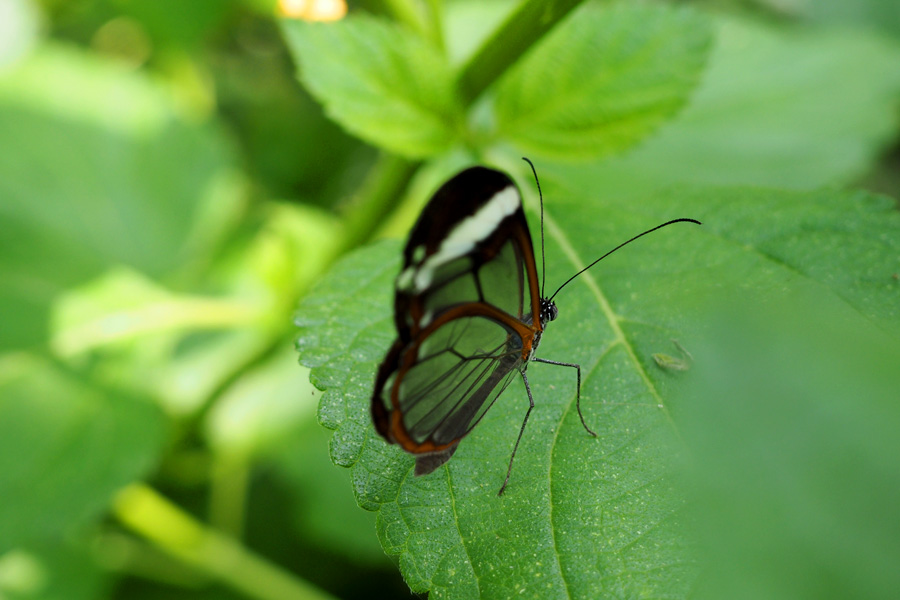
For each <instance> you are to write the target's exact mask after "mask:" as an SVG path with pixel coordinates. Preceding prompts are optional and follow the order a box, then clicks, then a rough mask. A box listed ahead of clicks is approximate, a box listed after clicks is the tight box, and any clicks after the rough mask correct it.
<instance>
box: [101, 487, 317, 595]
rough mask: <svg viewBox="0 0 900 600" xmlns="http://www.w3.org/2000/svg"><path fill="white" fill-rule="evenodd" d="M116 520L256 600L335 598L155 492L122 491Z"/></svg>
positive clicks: (115, 510)
mask: <svg viewBox="0 0 900 600" xmlns="http://www.w3.org/2000/svg"><path fill="white" fill-rule="evenodd" d="M113 514H115V516H116V517H117V518H118V519H119V521H121V522H122V523H123V524H124V525H126V526H127V527H128V528H130V529H131V530H132V531H134V532H136V533H138V534H140V535H142V536H143V537H145V538H147V539H148V540H150V541H151V542H153V543H154V544H156V545H157V546H158V547H159V548H160V549H162V550H163V551H165V552H166V553H167V554H169V555H171V556H173V557H175V558H177V559H179V560H181V561H182V562H184V563H186V564H189V565H191V566H192V567H194V568H196V569H198V570H199V571H201V572H203V573H205V574H208V575H210V576H212V577H214V578H216V579H217V580H218V581H220V582H222V583H223V584H225V585H227V586H229V587H231V588H232V589H233V590H236V591H238V592H241V593H243V594H245V595H246V596H247V597H248V598H254V599H257V600H326V599H331V598H332V596H330V595H328V594H327V593H325V592H324V591H322V590H320V589H318V588H316V587H315V586H313V585H312V584H310V583H308V582H306V581H303V580H302V579H300V578H298V577H297V576H295V575H293V574H291V573H288V572H286V571H284V570H283V569H281V568H280V567H278V566H277V565H275V564H272V563H270V562H269V561H267V560H266V559H264V558H262V557H261V556H258V555H256V554H254V553H252V552H251V551H249V550H248V549H247V548H245V547H244V546H242V545H241V544H239V543H237V542H235V541H234V540H232V539H231V538H230V537H228V536H226V535H223V534H221V533H219V532H217V531H215V530H212V529H210V528H208V527H206V526H204V525H203V524H202V523H200V522H199V521H197V520H196V519H194V518H193V517H192V516H191V515H189V514H187V513H186V512H184V511H183V510H181V509H180V508H179V507H177V506H176V505H174V504H173V503H171V502H169V501H168V500H166V499H165V498H164V497H162V496H161V495H160V494H158V493H157V492H156V491H155V490H153V489H152V488H150V487H148V486H145V485H142V484H134V485H131V486H129V487H127V488H125V489H124V490H122V491H121V492H120V493H119V495H118V496H117V497H116V500H115V502H114V504H113Z"/></svg>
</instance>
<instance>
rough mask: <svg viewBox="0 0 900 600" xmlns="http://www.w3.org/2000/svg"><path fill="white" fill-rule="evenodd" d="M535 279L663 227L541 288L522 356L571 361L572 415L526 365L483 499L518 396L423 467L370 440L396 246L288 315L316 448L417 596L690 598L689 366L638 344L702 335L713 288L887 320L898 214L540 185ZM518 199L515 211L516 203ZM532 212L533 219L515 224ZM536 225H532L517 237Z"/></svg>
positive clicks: (832, 204)
mask: <svg viewBox="0 0 900 600" xmlns="http://www.w3.org/2000/svg"><path fill="white" fill-rule="evenodd" d="M544 183H545V210H546V213H545V226H546V234H547V271H548V291H552V290H553V289H555V285H558V284H559V283H561V282H562V281H563V280H564V278H566V277H568V276H569V275H570V274H571V273H573V272H575V271H576V270H577V269H578V268H579V267H581V266H583V265H585V264H587V263H588V262H589V261H590V260H591V259H592V258H594V257H596V256H599V255H601V254H602V253H604V252H605V251H607V250H608V249H610V248H611V247H612V246H614V245H615V244H617V243H618V242H620V241H622V240H624V239H627V238H628V237H631V236H632V235H634V234H635V233H637V232H640V231H642V230H644V229H646V228H648V227H650V226H653V225H656V224H658V223H660V222H662V221H664V220H667V219H670V218H673V217H682V216H690V217H696V218H699V219H700V220H701V221H703V222H704V225H703V226H702V227H696V226H693V225H687V224H685V225H676V226H673V227H671V228H668V229H666V230H664V231H661V232H659V233H657V234H654V236H652V237H650V238H646V239H642V240H641V241H640V242H638V243H635V244H633V245H631V246H629V248H628V250H627V251H623V252H621V253H617V254H616V255H615V257H610V259H608V260H606V261H604V263H603V264H602V265H599V266H597V267H595V268H594V269H593V270H591V271H590V272H589V273H587V274H585V275H584V276H582V277H581V278H580V279H579V280H578V281H577V283H574V284H572V285H571V286H569V287H567V288H566V289H565V290H564V291H563V292H562V293H561V294H560V295H559V296H558V297H557V302H558V306H559V310H560V317H559V318H558V319H557V320H556V321H554V322H553V323H552V324H550V325H548V327H547V331H546V332H545V334H544V336H543V338H542V342H541V346H540V350H539V355H540V356H541V357H544V358H548V359H556V360H564V361H573V362H577V363H580V364H581V365H582V366H583V373H584V380H583V387H582V407H583V409H584V412H585V416H586V419H587V422H588V424H589V425H590V426H591V427H592V428H594V429H595V430H596V431H597V432H598V434H599V437H598V438H596V439H594V438H591V437H590V436H588V435H587V434H586V433H585V431H584V429H583V428H582V426H581V423H580V422H579V419H578V416H577V413H576V411H575V406H574V404H575V394H574V383H575V382H574V377H573V374H572V373H571V371H570V370H569V369H558V368H553V367H552V366H550V365H541V364H532V365H531V366H530V367H529V371H528V373H529V380H530V382H531V385H532V389H533V392H534V397H535V402H536V407H535V409H534V411H533V413H532V415H531V418H530V420H529V423H528V427H527V429H526V430H525V434H524V436H523V438H522V444H521V446H520V448H519V453H518V454H517V456H516V463H515V466H514V468H513V472H512V479H511V481H510V486H509V488H508V489H507V491H506V493H505V494H504V496H503V497H499V498H498V497H497V490H498V489H499V487H500V484H501V482H502V481H503V477H504V475H505V473H506V466H507V461H508V459H509V456H510V452H511V450H512V446H513V444H514V442H515V438H516V433H517V431H518V428H519V426H520V425H521V422H522V418H523V417H524V415H525V410H526V408H527V401H526V397H525V394H524V390H523V388H522V387H521V384H514V385H512V386H510V389H509V390H507V392H506V393H505V394H504V395H503V397H502V399H501V400H500V401H499V402H498V403H497V404H496V405H495V406H494V407H493V409H492V410H491V411H490V412H488V414H487V416H486V417H485V418H484V419H483V421H482V422H481V423H479V425H478V427H476V428H475V430H474V431H473V432H472V433H471V434H470V435H469V436H468V437H467V438H466V439H465V440H464V441H463V442H462V443H461V444H460V447H459V450H458V451H457V452H456V454H455V455H454V457H453V459H452V460H451V461H450V462H449V463H448V464H447V465H446V466H445V467H442V468H441V469H439V470H437V471H436V472H435V473H433V474H431V475H428V476H425V477H413V476H412V466H413V458H412V457H411V456H409V455H407V454H405V453H404V452H402V451H401V450H399V449H398V448H397V447H396V446H389V445H387V444H386V443H385V442H384V441H383V440H382V439H381V438H380V437H379V436H378V435H377V434H376V433H375V432H374V429H373V427H372V425H371V420H370V419H371V418H370V408H369V406H370V395H371V391H372V383H373V379H374V373H375V370H376V368H377V364H378V362H379V361H380V360H381V358H382V356H383V352H384V350H385V349H386V348H387V346H388V345H389V344H390V342H391V341H392V338H393V336H394V328H393V323H392V317H391V294H392V287H393V286H392V277H393V276H394V275H395V273H396V271H397V269H398V259H399V248H398V246H397V245H396V244H382V245H378V246H373V247H370V248H366V249H365V250H363V251H361V252H358V253H356V254H354V255H351V256H349V257H348V258H346V259H345V260H344V261H343V262H341V263H340V264H339V265H338V266H336V267H335V269H334V270H333V271H332V273H331V274H330V275H329V276H328V277H327V278H326V279H325V280H324V281H323V282H322V283H321V284H320V285H319V286H318V287H317V288H316V289H315V291H314V292H312V293H311V294H310V295H309V297H308V298H307V299H306V300H305V301H304V303H303V304H302V306H301V308H300V311H299V313H298V324H299V325H300V335H299V338H298V346H299V349H300V353H301V360H302V362H303V363H304V364H306V365H308V366H310V367H312V380H313V382H314V383H315V384H316V385H317V386H318V387H320V388H322V389H324V390H325V393H324V395H323V397H322V401H321V405H320V412H319V418H320V420H321V421H322V423H323V424H324V425H326V426H327V427H329V428H332V429H335V430H336V432H335V434H334V437H333V438H332V442H331V451H332V458H333V460H334V461H335V462H336V463H337V464H340V465H343V466H350V467H352V476H353V482H354V488H355V491H356V494H357V497H358V500H359V502H360V505H361V506H363V507H364V508H367V509H369V510H377V511H378V526H379V536H380V538H381V541H382V544H383V545H384V547H385V549H386V550H387V551H388V552H390V553H392V554H399V555H400V567H401V570H402V572H403V574H404V577H405V578H406V581H407V583H408V584H409V585H410V586H411V587H412V588H413V590H414V591H417V592H421V591H425V590H430V592H431V594H432V595H433V597H436V598H437V597H454V598H474V597H514V596H520V595H524V596H527V597H555V596H560V597H563V596H573V597H586V598H593V597H646V596H650V597H658V596H661V595H665V596H666V597H670V598H685V597H688V596H689V594H690V592H691V590H692V589H693V586H694V585H695V583H696V575H697V564H696V557H695V552H694V550H693V549H692V541H691V536H689V535H688V532H687V528H686V525H685V521H686V520H687V519H686V515H684V514H683V507H684V504H683V497H682V494H681V492H679V491H678V488H677V485H676V484H677V483H678V481H677V478H675V477H674V474H673V471H672V463H673V461H675V460H676V459H677V457H678V456H679V454H680V452H681V448H682V442H681V441H680V438H682V437H683V435H684V433H683V432H682V431H681V427H680V425H679V423H680V420H679V419H680V415H681V413H682V412H683V409H684V405H683V404H684V403H685V402H688V401H689V398H690V397H689V396H685V394H683V393H679V392H680V391H681V392H683V388H684V385H685V383H686V382H689V381H691V379H692V378H693V377H695V376H696V375H695V372H696V371H697V368H696V366H695V367H693V368H691V369H690V370H687V371H674V370H671V369H663V368H660V367H659V366H658V365H657V363H656V362H655V360H654V358H653V355H654V354H658V353H660V352H670V351H671V350H670V349H671V347H672V342H671V340H672V339H673V338H674V339H677V340H678V341H679V344H680V345H682V346H683V347H684V348H685V349H686V350H687V351H688V352H692V353H693V349H694V348H695V347H697V346H699V345H700V344H701V341H702V339H703V331H704V323H705V318H706V316H707V315H706V313H705V311H704V308H703V307H704V306H708V305H709V303H710V302H712V301H714V300H715V299H716V298H718V297H720V296H721V293H722V290H723V289H724V290H729V291H733V290H737V291H739V292H740V291H741V290H756V291H757V292H758V293H759V294H760V295H761V296H763V297H765V296H766V295H768V294H773V293H781V292H780V291H781V290H784V289H797V290H803V291H805V292H807V293H810V294H814V295H815V296H816V297H819V298H821V299H823V301H824V302H826V303H827V305H828V307H829V310H830V311H831V313H830V314H831V316H832V318H834V319H837V320H841V321H843V322H846V323H851V324H854V323H855V324H864V325H871V324H875V325H876V326H878V327H882V328H890V327H895V326H896V325H897V323H898V322H900V314H898V311H900V303H898V302H897V297H898V294H900V282H898V281H897V280H896V279H895V278H894V277H893V276H892V275H893V274H894V273H897V272H900V258H898V257H900V215H897V213H896V212H895V211H893V208H892V203H891V202H890V201H889V200H888V199H886V198H878V197H873V196H870V195H866V194H863V193H844V192H815V193H806V194H801V193H789V192H779V191H775V190H767V191H752V190H741V189H728V188H722V189H711V190H710V189H707V190H693V191H692V190H684V191H680V192H678V191H673V192H671V193H669V194H667V195H666V196H665V197H664V198H659V199H653V198H650V199H647V200H646V202H645V203H644V204H635V203H628V204H625V203H622V204H621V205H620V204H616V203H614V202H607V203H602V202H599V201H597V200H596V199H595V198H596V196H595V195H594V194H593V193H590V192H587V193H586V192H584V191H583V190H572V189H568V190H564V189H562V188H560V186H559V185H558V184H557V183H556V182H555V181H554V179H553V178H552V177H551V178H549V179H545V182H544ZM533 200H534V199H533V198H532V202H531V206H532V207H533V206H534V204H535V203H534V201H533ZM537 222H538V220H537V218H536V215H535V214H534V213H533V212H532V214H531V223H532V224H536V223H537ZM535 233H536V232H535Z"/></svg>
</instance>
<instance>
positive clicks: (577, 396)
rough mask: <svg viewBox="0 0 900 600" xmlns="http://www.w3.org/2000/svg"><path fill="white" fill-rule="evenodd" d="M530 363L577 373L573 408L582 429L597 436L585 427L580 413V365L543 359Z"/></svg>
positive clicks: (534, 359)
mask: <svg viewBox="0 0 900 600" xmlns="http://www.w3.org/2000/svg"><path fill="white" fill-rule="evenodd" d="M531 361H532V362H539V363H545V364H548V365H556V366H557V367H574V368H575V372H576V373H578V384H577V386H576V387H575V408H577V409H578V417H579V418H580V419H581V424H582V425H584V429H585V430H586V431H587V432H588V433H589V434H591V435H592V436H594V437H597V434H596V433H594V430H593V429H591V428H590V427H588V426H587V423H585V421H584V415H583V414H582V413H581V365H577V364H575V363H564V362H556V361H555V360H547V359H545V358H536V357H535V358H532V359H531Z"/></svg>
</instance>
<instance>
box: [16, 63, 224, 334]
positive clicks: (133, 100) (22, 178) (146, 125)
mask: <svg viewBox="0 0 900 600" xmlns="http://www.w3.org/2000/svg"><path fill="white" fill-rule="evenodd" d="M226 166H227V154H226V152H225V151H224V148H223V142H222V140H221V139H220V138H219V137H218V136H217V135H214V134H212V132H210V131H206V130H202V129H198V128H196V127H194V126H189V125H186V124H184V123H182V122H180V121H178V120H177V119H176V118H175V116H174V115H173V114H172V111H171V108H170V106H169V104H168V102H167V101H166V100H165V98H164V97H163V95H162V93H161V91H160V90H159V89H157V88H155V87H154V86H153V85H151V83H150V82H149V81H148V80H147V79H144V78H142V77H140V76H138V75H136V74H134V73H132V72H124V71H122V70H120V69H119V68H117V67H115V66H113V65H111V64H108V63H105V62H102V61H97V60H95V59H92V58H89V57H88V56H86V55H82V54H79V53H78V52H76V51H74V50H69V49H61V48H46V49H43V50H42V51H41V52H39V53H37V54H36V55H34V56H33V57H32V58H31V59H29V60H28V61H25V62H23V63H22V64H20V65H18V66H17V68H16V69H15V70H13V71H11V72H8V73H4V74H3V76H2V77H0V198H3V202H2V203H0V220H2V222H3V227H2V228H0V280H2V281H3V285H2V286H0V312H2V313H3V314H7V315H9V314H15V315H17V318H16V319H5V320H4V321H3V324H2V325H0V327H2V334H0V340H2V341H0V349H7V348H16V347H21V346H24V345H31V344H35V343H40V342H42V341H45V340H46V337H47V311H48V309H49V307H50V305H51V304H52V303H53V301H54V299H55V298H56V297H57V296H58V295H59V293H60V292H61V291H63V290H65V289H67V288H69V287H71V286H73V285H77V284H78V283H81V282H83V281H85V280H87V279H89V278H91V277H94V276H96V275H97V274H99V273H100V272H102V271H103V270H104V269H106V268H108V267H109V266H111V265H116V264H124V265H128V266H131V267H133V268H135V269H138V270H141V271H143V272H144V273H146V274H148V275H151V276H162V275H165V274H171V273H173V272H175V271H183V270H185V269H186V268H187V267H191V266H194V265H195V263H196V261H198V260H203V259H204V258H205V257H206V256H207V254H208V251H209V248H210V246H211V244H210V242H211V241H213V240H214V238H215V237H216V236H217V235H218V234H219V233H220V232H221V230H222V229H223V228H224V227H223V225H224V223H225V222H227V220H228V219H229V218H231V215H233V214H234V212H235V211H234V208H235V207H236V206H237V205H236V202H235V201H234V200H235V197H234V190H235V189H239V188H236V187H234V186H232V188H231V189H225V188H224V187H222V183H223V182H224V181H225V177H224V176H225V172H224V169H225V168H226ZM212 206H215V211H216V212H215V213H213V212H206V211H208V210H209V209H210V207H212Z"/></svg>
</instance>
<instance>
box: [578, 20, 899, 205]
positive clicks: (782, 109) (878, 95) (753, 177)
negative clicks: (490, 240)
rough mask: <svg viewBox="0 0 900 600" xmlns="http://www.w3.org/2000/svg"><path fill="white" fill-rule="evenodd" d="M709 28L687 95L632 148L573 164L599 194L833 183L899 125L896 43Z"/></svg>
mask: <svg viewBox="0 0 900 600" xmlns="http://www.w3.org/2000/svg"><path fill="white" fill-rule="evenodd" d="M717 33H718V34H717V39H718V43H717V44H716V47H715V49H714V51H713V53H712V55H711V57H710V61H709V68H708V70H707V71H706V73H705V75H704V77H703V83H702V84H701V85H700V87H699V88H698V90H697V93H696V95H695V96H694V97H693V99H692V101H691V104H690V106H688V107H687V108H686V109H685V110H684V112H683V113H681V114H680V115H679V116H678V118H677V119H675V120H674V121H673V122H672V123H670V124H668V125H667V126H666V127H665V128H664V129H663V130H662V131H660V132H659V135H657V136H654V137H653V138H652V139H649V140H647V141H646V143H644V144H641V145H640V146H639V147H637V148H635V149H634V151H633V152H630V153H628V154H627V155H623V156H616V157H612V158H610V159H609V160H607V161H604V162H603V163H600V164H598V165H590V167H589V168H577V170H579V171H581V175H580V177H582V178H583V181H590V182H591V186H592V187H593V188H594V189H595V190H597V192H598V193H600V194H613V193H615V194H623V193H625V194H630V195H632V196H642V195H646V194H648V192H649V191H650V190H653V189H660V188H663V187H666V186H669V185H672V184H673V183H694V184H715V185H765V186H777V187H789V188H797V189H809V188H814V187H818V186H823V185H841V184H846V183H848V182H852V181H854V180H855V179H856V178H858V177H859V176H860V175H862V174H864V173H865V172H866V171H867V170H868V169H870V168H871V165H872V163H873V161H874V160H876V159H877V157H878V155H879V154H880V153H881V152H882V151H883V149H884V147H885V144H887V143H889V142H890V140H892V139H894V136H896V131H897V127H898V124H900V112H898V111H897V109H896V107H897V103H898V98H900V47H898V46H897V44H892V43H890V42H889V41H887V40H883V39H879V38H877V37H874V36H866V35H861V34H860V33H858V32H857V33H852V32H847V31H840V30H812V29H811V30H803V31H796V30H784V29H776V28H774V27H771V26H764V25H762V24H759V23H756V24H754V23H752V22H749V21H746V20H744V21H739V20H732V19H730V20H721V21H720V22H719V23H718V26H717ZM575 170H576V169H575V168H573V169H571V170H570V173H569V177H574V176H576V174H575V173H574V171H575Z"/></svg>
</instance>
